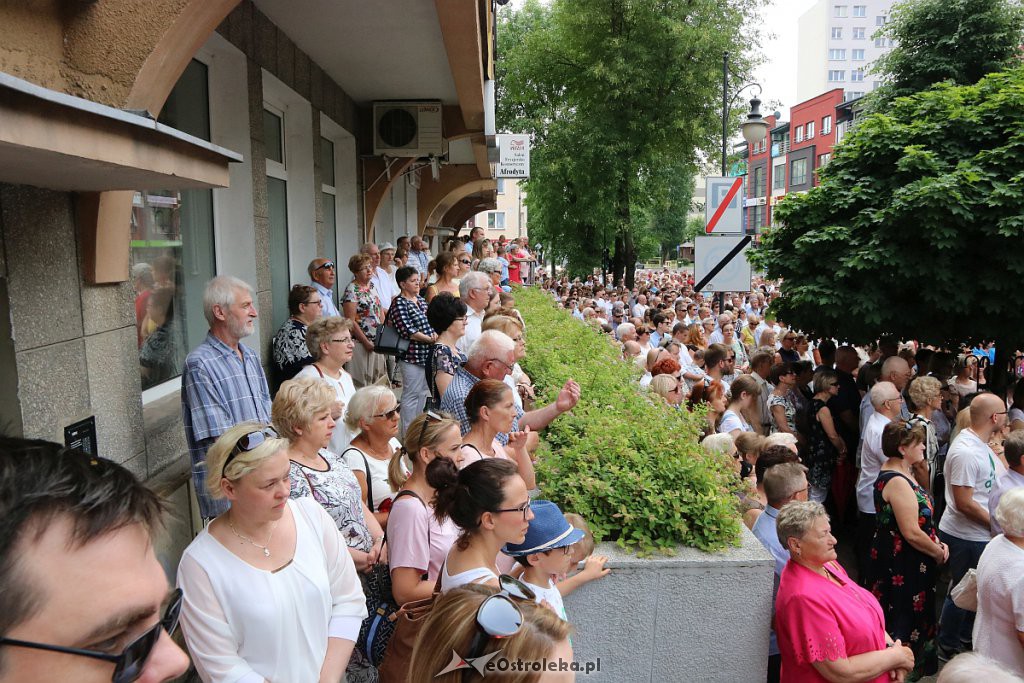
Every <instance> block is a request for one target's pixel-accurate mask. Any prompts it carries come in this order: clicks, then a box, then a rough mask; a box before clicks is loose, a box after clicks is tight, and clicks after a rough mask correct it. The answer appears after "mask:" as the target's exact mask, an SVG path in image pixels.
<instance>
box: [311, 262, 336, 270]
mask: <svg viewBox="0 0 1024 683" xmlns="http://www.w3.org/2000/svg"><path fill="white" fill-rule="evenodd" d="M321 268H329V269H331V270H334V261H327V262H326V263H321V264H320V265H319V266H317V267H316V268H314V269H313V272H316V271H318V270H320V269H321Z"/></svg>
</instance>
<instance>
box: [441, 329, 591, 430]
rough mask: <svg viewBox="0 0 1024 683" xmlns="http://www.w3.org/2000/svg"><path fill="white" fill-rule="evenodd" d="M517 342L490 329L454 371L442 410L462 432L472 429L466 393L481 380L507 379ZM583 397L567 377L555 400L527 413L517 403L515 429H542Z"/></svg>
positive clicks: (474, 343) (442, 398)
mask: <svg viewBox="0 0 1024 683" xmlns="http://www.w3.org/2000/svg"><path fill="white" fill-rule="evenodd" d="M515 350H516V344H515V342H514V341H512V338H511V337H509V336H508V335H507V334H505V333H503V332H499V331H497V330H487V331H486V332H483V333H481V334H480V336H479V337H478V338H477V340H476V341H475V342H473V345H472V346H470V347H469V351H468V352H467V360H466V364H465V365H463V366H462V367H460V368H458V369H457V370H456V371H455V376H454V377H452V381H451V382H450V383H449V384H448V388H447V389H446V390H445V392H444V395H443V396H441V410H443V411H445V412H447V413H451V414H452V415H454V416H455V417H456V418H457V419H458V420H459V423H460V425H461V427H462V433H463V434H465V433H466V432H468V431H469V427H470V425H469V417H468V416H467V415H466V405H465V404H466V396H468V395H469V390H470V389H472V388H473V385H474V384H476V383H477V382H479V381H480V380H482V379H496V380H498V381H499V382H502V381H504V379H505V376H506V375H508V374H509V373H510V372H512V366H513V364H514V363H515ZM579 400H580V385H579V384H577V383H576V382H574V381H573V380H571V379H570V380H568V381H566V383H565V384H564V385H563V386H562V390H561V391H560V392H558V397H557V398H556V399H555V402H554V403H551V404H549V405H546V406H544V407H543V408H537V409H536V410H531V411H530V412H528V413H524V412H523V409H522V408H520V407H519V406H518V405H516V406H515V410H516V417H515V419H514V420H513V421H512V431H513V432H516V431H519V430H521V429H523V428H524V427H529V428H530V429H531V430H533V431H535V432H536V431H539V430H541V429H544V428H545V427H547V426H548V425H549V424H551V422H552V421H553V420H554V419H555V418H556V417H558V416H559V415H561V414H562V413H565V412H568V411H570V410H572V409H573V407H575V405H576V403H577V401H579ZM497 439H498V441H499V442H501V444H502V445H505V444H506V443H508V434H498V436H497Z"/></svg>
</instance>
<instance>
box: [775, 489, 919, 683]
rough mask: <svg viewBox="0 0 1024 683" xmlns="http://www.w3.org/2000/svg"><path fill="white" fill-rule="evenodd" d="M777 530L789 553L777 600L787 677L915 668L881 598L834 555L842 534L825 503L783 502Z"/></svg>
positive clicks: (898, 675) (873, 677)
mask: <svg viewBox="0 0 1024 683" xmlns="http://www.w3.org/2000/svg"><path fill="white" fill-rule="evenodd" d="M776 530H777V532H778V536H779V542H780V543H781V544H782V546H783V548H785V549H786V550H788V551H789V554H790V561H789V562H787V563H786V567H785V569H783V570H782V577H781V579H780V580H779V591H778V595H777V597H776V600H775V631H776V635H777V637H778V643H779V652H780V654H781V657H782V669H781V680H783V681H800V682H803V681H843V682H844V683H862V682H863V683H889V681H891V680H893V677H895V679H896V680H903V676H904V675H905V674H906V673H907V672H908V671H910V670H912V669H913V668H914V653H913V652H911V650H910V648H907V647H904V646H903V645H902V644H901V643H900V642H899V641H898V640H897V641H895V642H894V641H893V640H892V639H891V638H890V637H889V635H888V634H887V633H886V632H885V616H884V615H883V613H882V608H881V607H880V606H879V604H878V601H877V600H876V599H875V597H874V596H873V595H872V594H871V593H869V592H868V591H866V590H864V589H863V588H861V587H860V586H858V585H857V584H856V582H854V581H853V580H851V579H850V577H849V576H847V574H846V572H845V571H844V570H843V568H842V567H841V566H840V565H839V563H838V562H837V561H836V551H835V546H836V539H835V537H834V536H833V535H832V529H831V527H830V526H829V520H828V514H826V512H825V508H824V507H823V506H822V505H821V503H815V502H811V501H808V502H792V503H789V504H787V505H785V506H784V507H783V508H782V510H781V511H780V512H779V516H778V518H777V520H776ZM890 674H892V676H891V675H890Z"/></svg>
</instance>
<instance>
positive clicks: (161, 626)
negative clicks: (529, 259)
mask: <svg viewBox="0 0 1024 683" xmlns="http://www.w3.org/2000/svg"><path fill="white" fill-rule="evenodd" d="M527 590H529V589H527ZM181 595H182V593H181V589H180V588H178V589H176V590H175V591H174V592H173V593H172V594H171V601H170V602H169V603H168V604H167V609H165V610H164V615H163V618H162V619H160V621H158V622H157V623H156V624H154V625H153V628H151V629H149V630H148V631H146V632H145V633H143V634H142V635H140V636H139V637H138V638H136V639H135V640H133V641H132V642H130V643H128V646H127V647H125V649H124V651H123V652H121V654H119V655H112V654H107V653H106V652H97V651H95V650H83V649H81V648H77V647H63V646H60V645H49V644H47V643H33V642H30V641H27V640H15V639H14V638H3V637H0V645H10V646H12V647H27V648H31V649H33V650H46V651H47V652H61V653H64V654H69V655H79V656H81V657H92V658H93V659H102V660H103V661H105V662H111V663H112V664H113V665H114V675H113V677H112V678H111V681H112V683H132V681H137V680H139V677H140V676H141V675H142V670H143V668H145V666H146V660H147V659H149V656H150V655H151V654H152V653H153V648H154V647H156V643H157V641H158V640H160V632H161V631H167V634H168V635H171V636H173V635H174V632H175V631H176V630H177V629H178V617H179V616H180V615H181Z"/></svg>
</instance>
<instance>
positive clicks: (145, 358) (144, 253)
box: [129, 59, 216, 390]
mask: <svg viewBox="0 0 1024 683" xmlns="http://www.w3.org/2000/svg"><path fill="white" fill-rule="evenodd" d="M208 71H209V70H208V68H207V66H206V65H205V64H203V63H202V62H200V61H198V60H195V59H193V60H192V61H191V62H190V63H189V64H188V66H187V67H186V68H185V71H184V72H183V73H182V75H181V78H179V79H178V82H177V84H175V86H174V89H173V90H172V91H171V94H170V95H169V96H168V98H167V102H166V103H165V104H164V107H163V109H162V110H161V112H160V118H159V119H158V120H159V122H160V123H163V124H166V125H168V126H171V127H173V128H177V129H178V130H181V131H183V132H185V133H188V134H190V135H194V136H195V137H197V138H202V139H204V140H209V139H210V98H209V87H208V84H209V80H208V78H209V73H208ZM129 245H130V249H131V252H130V259H131V272H132V280H133V284H134V286H135V313H136V320H135V325H136V341H137V343H138V349H139V371H140V373H141V375H142V388H143V389H144V390H145V389H149V388H151V387H155V386H157V385H159V384H162V383H163V382H166V381H168V380H171V379H174V378H176V377H179V376H180V375H181V366H182V364H183V363H184V360H185V356H186V354H188V352H189V350H190V349H191V348H193V347H195V346H197V345H198V344H199V343H200V342H201V341H202V340H203V339H204V338H205V337H206V332H207V324H206V319H205V317H204V315H203V302H202V299H203V289H204V288H205V286H206V281H207V280H209V279H210V278H212V277H213V276H214V275H215V274H216V265H215V261H214V243H213V191H212V190H206V189H204V190H170V191H161V190H148V191H145V192H136V193H135V196H134V197H133V199H132V213H131V241H130V243H129Z"/></svg>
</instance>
